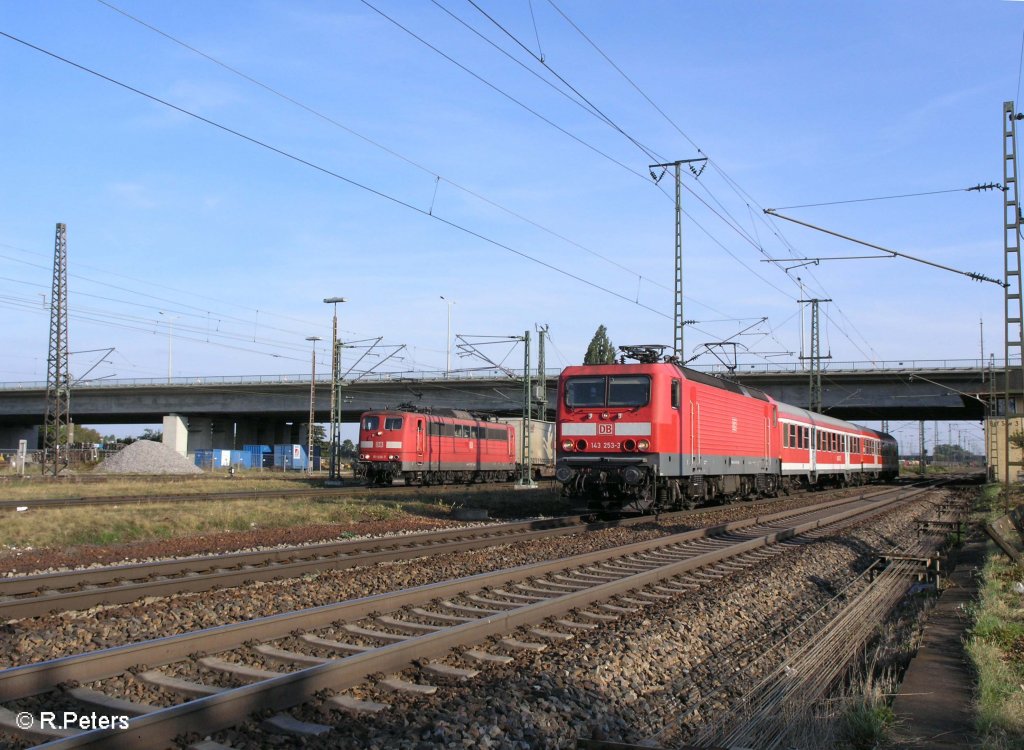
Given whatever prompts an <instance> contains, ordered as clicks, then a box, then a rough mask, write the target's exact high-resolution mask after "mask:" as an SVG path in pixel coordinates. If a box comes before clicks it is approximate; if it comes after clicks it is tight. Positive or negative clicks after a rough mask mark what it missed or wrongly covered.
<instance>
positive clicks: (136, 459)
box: [96, 440, 203, 475]
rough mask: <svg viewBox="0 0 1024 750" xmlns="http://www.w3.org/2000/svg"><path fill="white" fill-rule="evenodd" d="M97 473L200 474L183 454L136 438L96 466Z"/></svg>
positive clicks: (200, 471)
mask: <svg viewBox="0 0 1024 750" xmlns="http://www.w3.org/2000/svg"><path fill="white" fill-rule="evenodd" d="M96 473H98V474H151V475H152V474H202V473H203V470H202V469H200V468H199V467H198V466H196V465H195V464H194V463H193V462H191V461H189V460H188V459H187V458H185V456H182V455H181V454H180V453H177V452H176V451H174V450H173V449H172V448H170V447H168V446H166V445H164V444H163V443H158V442H156V441H155V440H136V441H135V442H134V443H132V444H131V445H127V446H125V447H124V448H122V449H121V450H119V451H118V452H117V453H115V454H114V455H113V456H111V457H110V458H108V459H106V460H105V461H104V462H103V463H101V464H100V465H99V466H97V467H96Z"/></svg>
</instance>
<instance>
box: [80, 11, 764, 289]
mask: <svg viewBox="0 0 1024 750" xmlns="http://www.w3.org/2000/svg"><path fill="white" fill-rule="evenodd" d="M98 1H99V2H101V3H102V4H103V5H105V6H108V7H110V8H112V9H113V10H116V11H117V12H120V13H122V14H124V15H125V16H126V17H129V18H131V19H132V20H135V22H137V23H139V24H141V25H143V26H145V27H146V28H150V29H151V30H153V31H155V32H156V33H159V34H161V35H163V36H165V37H167V38H168V39H171V40H172V41H175V42H176V43H179V44H182V45H183V46H185V47H186V48H188V49H191V50H193V51H196V52H197V53H198V54H201V55H203V56H204V57H206V58H208V59H210V60H211V61H214V63H216V64H217V65H219V66H222V67H224V68H225V69H227V70H229V71H231V72H232V73H236V74H237V75H240V76H242V77H244V78H246V79H247V80H250V81H251V82H253V83H255V84H256V85H259V86H261V87H263V88H265V89H266V90H268V91H271V92H272V93H274V94H276V95H280V96H283V97H284V98H286V99H287V100H289V101H292V102H293V103H296V105H297V106H299V107H302V108H303V109H305V110H308V111H310V112H312V113H313V114H315V115H317V116H319V117H325V116H323V115H321V114H319V113H317V112H315V111H314V110H312V109H311V108H308V107H307V106H305V105H302V103H301V102H298V101H297V100H295V99H293V98H291V97H288V96H287V95H285V94H282V93H280V92H278V91H276V90H274V89H272V88H270V87H267V86H266V85H265V84H262V83H260V82H258V81H256V80H255V79H253V78H252V77H250V76H247V75H246V74H243V73H241V72H239V71H236V70H234V69H233V68H230V67H229V66H225V65H224V64H223V63H221V61H219V60H216V59H215V58H213V57H212V56H210V55H208V54H206V53H204V52H202V51H200V50H198V49H196V48H195V47H191V46H190V45H187V44H185V43H183V42H180V41H179V40H176V39H175V38H174V37H171V36H170V35H167V34H166V33H164V32H162V31H161V30H159V29H156V28H155V27H153V26H152V25H148V24H145V23H144V22H141V20H139V19H137V18H135V17H134V16H131V15H130V14H128V13H125V11H123V10H121V9H120V8H117V7H116V6H113V5H112V4H110V3H108V2H104V0H98ZM367 4H368V6H369V7H371V8H373V9H374V10H377V8H374V7H373V6H372V5H371V4H370V3H367ZM438 7H442V8H443V6H440V5H438ZM377 12H381V11H379V10H377ZM446 12H449V11H446ZM381 14H382V15H383V13H381ZM385 17H388V19H389V20H391V22H392V23H395V24H396V22H394V19H392V18H390V17H389V16H386V15H385ZM396 25H397V26H399V28H402V29H403V30H404V31H407V32H408V33H411V34H412V32H410V31H409V30H408V29H406V28H404V27H402V26H401V25H399V24H396ZM413 36H414V37H416V38H417V39H419V40H420V41H421V42H424V43H426V42H425V41H424V40H422V39H421V38H420V37H418V36H417V35H415V34H413ZM428 46H431V48H432V49H434V50H435V51H437V52H438V53H440V54H442V55H443V56H445V57H446V58H447V59H450V60H452V61H453V63H455V60H454V59H452V58H451V57H450V56H447V55H444V54H443V52H440V50H437V49H436V48H435V47H433V46H432V45H429V44H428ZM534 56H535V57H536V55H534ZM456 65H459V64H458V63H456ZM460 67H461V68H463V70H467V72H469V73H472V72H471V71H468V69H466V68H465V67H463V66H460ZM474 75H475V74H474ZM555 75H557V74H555ZM478 78H479V77H478ZM559 78H560V80H563V81H564V79H561V77H560V76H559ZM481 80H482V79H481ZM542 80H543V79H542ZM566 85H568V84H567V82H566ZM573 90H574V89H573ZM503 93H504V92H503ZM578 93H579V92H578ZM506 95H507V94H506ZM593 109H596V108H593ZM535 114H537V113H535ZM325 119H328V120H329V121H331V122H334V123H335V124H337V125H339V127H342V128H344V129H346V130H348V131H349V132H353V133H354V131H351V129H349V128H347V127H345V126H344V125H341V124H340V123H336V122H335V121H333V120H330V119H329V118H325ZM603 119H604V120H606V121H608V122H609V123H610V119H609V118H607V117H606V116H603ZM549 122H550V121H549ZM611 124H612V126H614V125H613V123H611ZM616 129H617V130H618V131H620V132H623V134H624V135H627V137H630V136H629V135H628V134H627V133H625V131H623V130H622V129H621V128H617V127H616ZM356 135H358V134H357V133H356ZM359 137H364V138H365V136H361V135H359ZM630 139H631V141H633V142H634V143H637V145H638V147H639V148H641V149H642V150H643V149H644V147H642V145H640V144H639V143H638V141H636V139H634V138H632V137H630ZM370 142H374V141H370ZM375 144H376V143H375ZM377 145H379V144H377ZM380 148H384V149H385V150H386V151H388V153H391V154H394V155H395V156H397V157H398V158H401V159H406V158H404V157H401V156H400V155H398V154H397V153H396V152H393V151H392V150H388V149H386V148H385V147H380ZM645 153H650V152H649V150H648V151H645ZM406 161H409V162H410V163H413V164H415V162H412V161H411V160H408V159H406ZM417 166H419V165H417ZM421 168H422V167H421ZM436 179H438V180H439V179H440V178H439V177H437V178H436ZM701 186H702V188H703V189H705V190H707V186H705V185H701ZM687 191H689V192H690V193H692V191H690V189H689V188H688V186H687ZM694 195H695V194H694ZM709 195H711V196H712V199H713V200H715V201H716V203H718V205H719V206H720V207H722V208H723V210H724V207H723V206H722V204H721V202H720V201H718V200H717V198H715V197H714V195H713V194H709ZM696 198H697V199H698V200H700V202H701V203H703V204H705V205H706V206H707V207H708V208H709V210H711V211H713V212H714V213H716V214H717V215H718V216H719V217H720V218H722V220H723V221H725V222H726V223H727V224H729V225H730V226H731V227H732V228H733V230H734V231H737V232H738V233H739V234H740V235H741V236H742V237H743V239H745V240H746V241H748V242H751V243H752V244H753V245H755V246H757V245H758V243H757V242H756V241H753V240H752V239H751V238H750V237H749V236H744V233H743V232H742V230H741V227H739V226H738V222H735V220H732V221H731V222H730V221H729V220H728V219H726V218H725V217H724V216H722V213H721V212H719V211H717V210H715V209H714V208H713V207H712V206H710V205H709V204H708V203H707V202H706V201H703V199H701V198H700V197H699V196H696ZM503 210H504V209H503ZM428 213H431V214H432V211H428ZM726 213H727V211H726ZM690 218H691V220H692V217H690ZM697 225H698V227H699V228H700V230H701V232H703V233H705V234H707V235H708V236H709V237H711V238H712V239H713V241H715V242H716V243H717V244H718V245H719V246H720V247H722V248H723V249H724V250H725V251H726V252H727V253H728V254H729V255H730V256H731V257H733V259H734V260H736V262H738V263H739V264H741V265H743V266H744V267H746V269H748V270H749V272H750V273H752V274H753V275H754V276H756V277H757V278H759V279H760V280H761V281H762V282H764V283H767V284H769V285H770V286H772V287H773V288H775V289H776V290H777V291H780V292H781V290H780V289H779V288H778V287H775V286H774V285H772V284H771V283H770V282H768V281H767V280H766V279H764V278H763V277H761V276H760V275H758V274H757V272H754V270H753V269H752V268H750V267H749V266H746V265H745V263H743V262H742V260H741V259H740V258H739V257H738V256H736V255H735V253H733V252H731V251H729V250H728V248H726V247H725V246H724V244H723V243H721V241H719V240H718V239H717V238H715V237H714V236H713V235H712V234H711V233H710V232H708V230H707V228H705V227H703V226H700V225H699V224H697ZM584 249H586V248H584ZM588 252H590V251H589V250H588ZM598 255H599V254H598ZM599 257H603V256H600V255H599ZM605 259H606V258H605ZM609 262H614V261H609ZM616 264H617V263H616ZM620 266H621V264H620ZM621 267H622V266H621ZM638 276H640V278H641V279H645V277H642V275H638ZM647 281H650V280H647ZM652 283H654V284H656V285H657V286H662V287H663V288H666V287H664V285H660V284H658V283H657V282H652ZM636 301H639V298H637V300H636ZM694 301H695V302H697V303H700V302H699V300H694ZM700 304H703V303H700ZM706 306H707V305H706ZM712 309H713V308H712Z"/></svg>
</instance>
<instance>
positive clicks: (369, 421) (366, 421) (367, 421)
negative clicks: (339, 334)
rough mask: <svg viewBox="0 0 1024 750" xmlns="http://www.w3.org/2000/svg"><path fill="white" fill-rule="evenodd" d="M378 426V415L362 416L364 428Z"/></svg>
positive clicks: (376, 427) (377, 427)
mask: <svg viewBox="0 0 1024 750" xmlns="http://www.w3.org/2000/svg"><path fill="white" fill-rule="evenodd" d="M379 428H380V417H363V429H364V430H376V429H379Z"/></svg>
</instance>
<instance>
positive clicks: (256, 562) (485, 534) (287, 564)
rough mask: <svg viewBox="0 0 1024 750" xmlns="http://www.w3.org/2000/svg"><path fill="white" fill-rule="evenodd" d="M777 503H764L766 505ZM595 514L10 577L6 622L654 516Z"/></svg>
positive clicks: (1, 593) (2, 589)
mask: <svg viewBox="0 0 1024 750" xmlns="http://www.w3.org/2000/svg"><path fill="white" fill-rule="evenodd" d="M840 494H841V493H840ZM865 496H870V495H865ZM771 502H773V501H772V500H767V501H760V503H763V504H766V505H767V504H770V503H771ZM760 503H759V504H760ZM711 510H714V509H711ZM708 511H709V509H707V508H704V509H695V510H688V511H678V512H675V513H665V514H662V515H661V518H663V519H666V520H674V519H684V518H686V517H688V516H692V515H694V514H699V513H707V512H708ZM592 515H593V514H584V515H575V516H565V517H560V518H552V519H544V520H538V521H524V522H517V523H503V524H492V525H486V526H477V527H470V528H460V529H445V530H440V531H429V532H419V533H413V534H407V535H402V536H394V537H384V538H376V539H361V540H347V541H335V542H323V543H320V544H304V545H297V546H292V547H281V548H275V549H269V550H255V551H247V552H233V553H223V554H216V555H206V556H197V557H183V558H175V559H171V560H155V561H148V562H140V563H130V564H123V565H111V566H104V567H94V568H85V569H80V570H67V571H57V572H50V573H37V574H32V575H19V576H9V577H4V578H0V622H2V621H4V620H12V619H17V618H23V617H36V616H40V615H45V614H48V613H51V612H55V611H66V610H82V609H88V608H90V607H95V606H99V605H111V604H125V603H127V602H132V601H136V600H138V599H141V598H143V597H150V596H169V595H172V594H180V593H198V592H202V591H209V590H211V589H214V588H217V587H222V588H227V587H231V586H238V585H241V584H244V583H248V582H252V581H272V580H279V579H283V578H293V577H297V576H301V575H305V574H307V573H314V572H317V571H321V570H330V569H344V568H352V567H357V566H366V565H374V564H379V563H384V562H394V561H398V560H406V559H410V558H414V557H424V556H427V555H439V554H447V553H451V552H457V551H465V550H472V549H481V548H484V547H489V546H494V545H499V544H511V543H514V542H525V541H530V540H533V539H539V538H543V537H553V536H561V535H566V534H575V533H580V532H582V531H587V530H597V529H602V528H609V527H612V526H633V525H637V524H641V523H645V522H647V521H648V520H649V518H650V517H643V516H641V517H633V518H622V519H619V520H616V521H605V522H592V521H590V520H589V519H590V518H591V516H592Z"/></svg>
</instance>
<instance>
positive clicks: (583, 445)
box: [576, 439, 587, 451]
mask: <svg viewBox="0 0 1024 750" xmlns="http://www.w3.org/2000/svg"><path fill="white" fill-rule="evenodd" d="M586 449H587V441H586V440H582V439H581V440H577V441H576V450H578V451H585V450H586Z"/></svg>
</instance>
